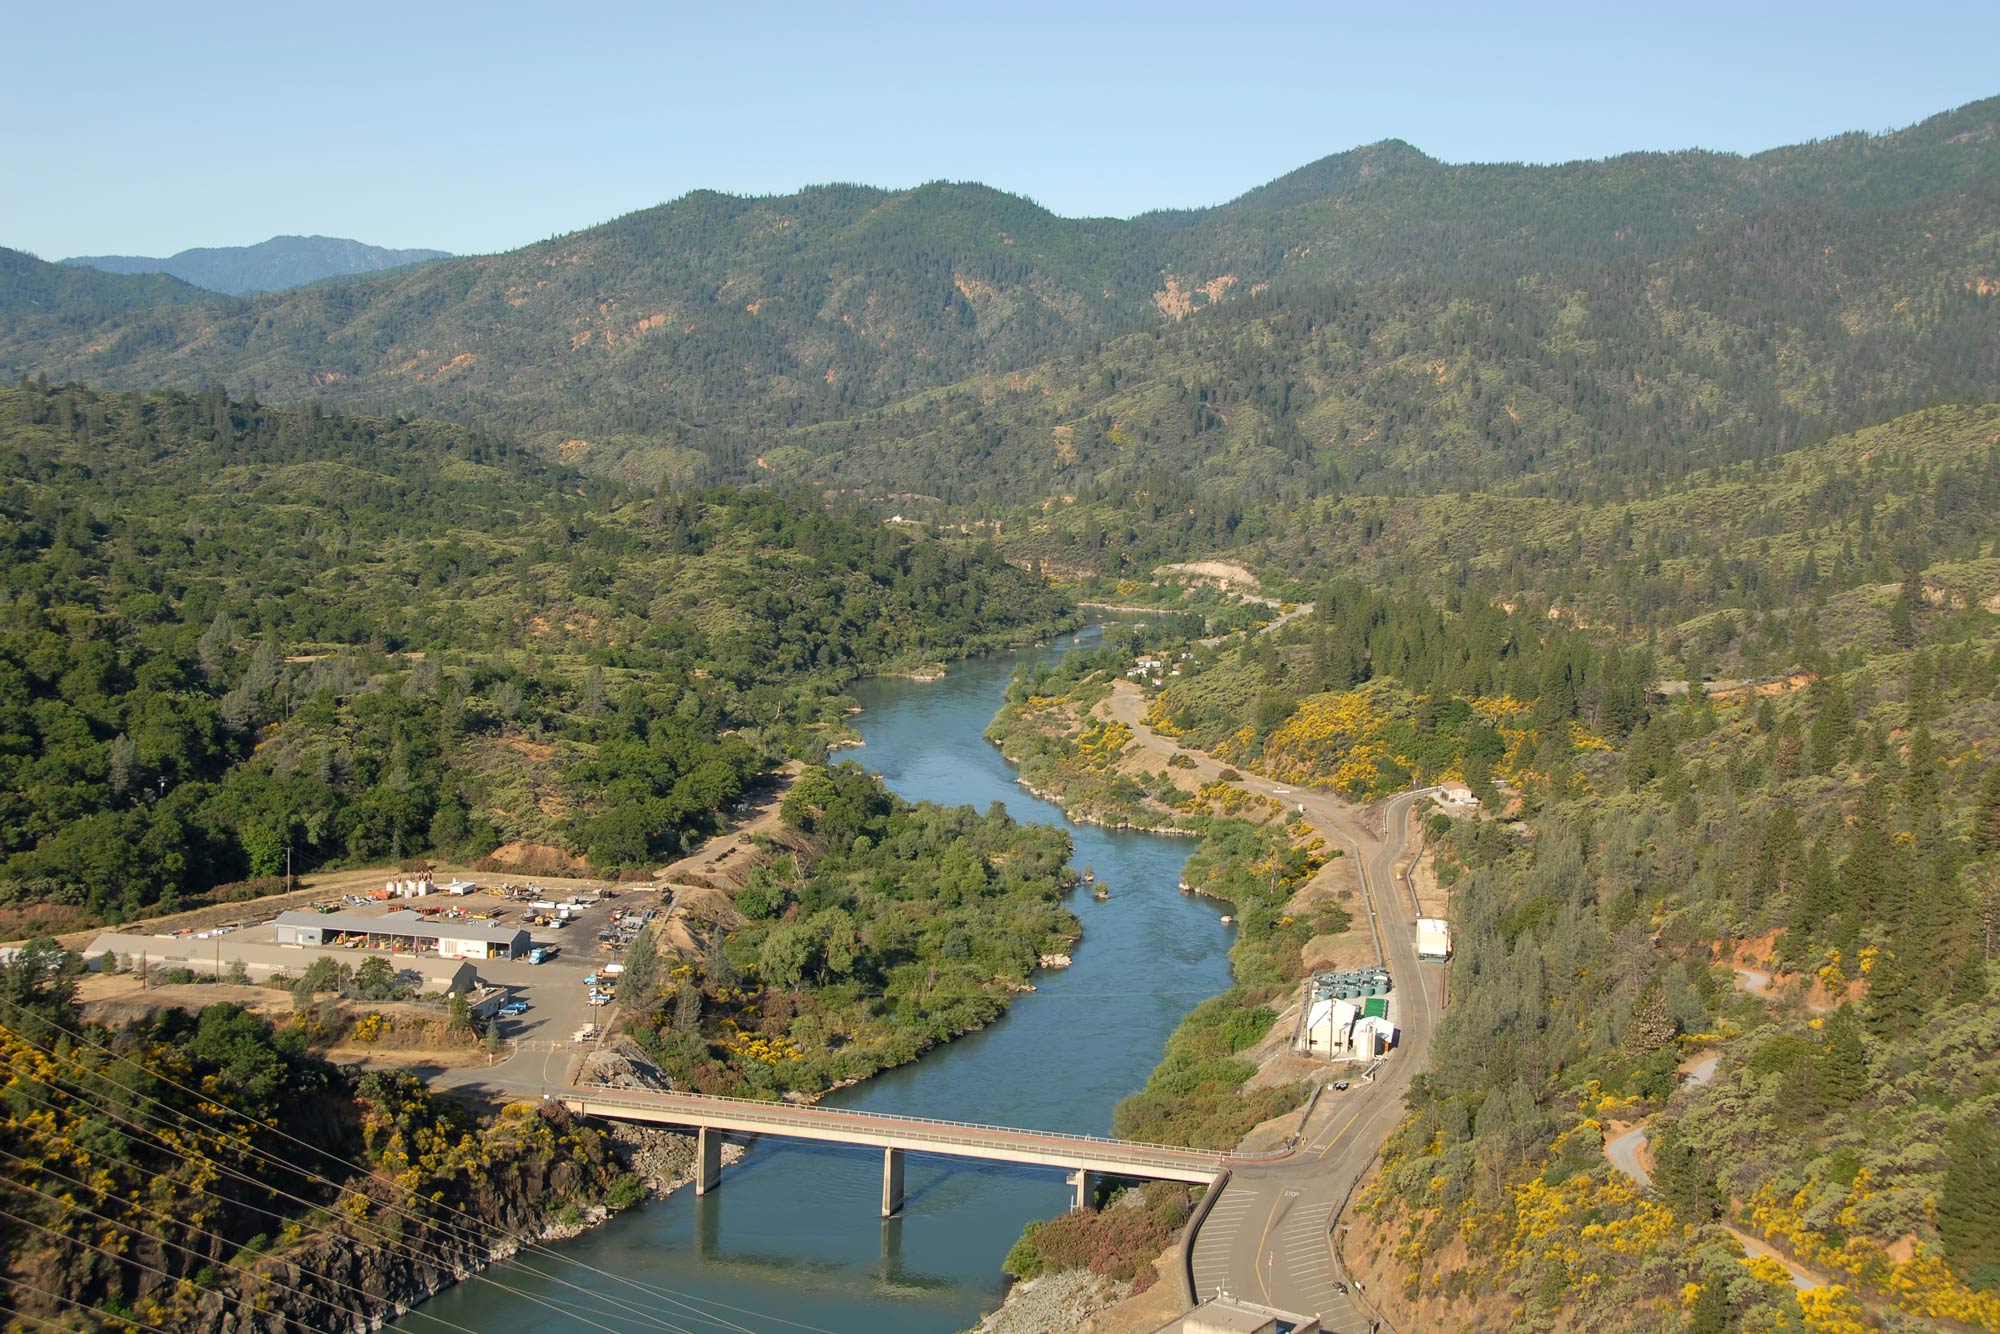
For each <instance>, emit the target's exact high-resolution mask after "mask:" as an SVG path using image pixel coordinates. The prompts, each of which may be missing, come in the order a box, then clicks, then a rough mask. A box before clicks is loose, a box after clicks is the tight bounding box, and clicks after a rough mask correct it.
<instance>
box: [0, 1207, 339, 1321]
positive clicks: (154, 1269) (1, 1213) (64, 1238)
mask: <svg viewBox="0 0 2000 1334" xmlns="http://www.w3.org/2000/svg"><path fill="white" fill-rule="evenodd" d="M29 1193H30V1194H38V1193H39V1192H34V1191H30V1192H29ZM84 1212H86V1213H88V1212H89V1210H85V1211H84ZM0 1218H11V1219H13V1220H14V1221H15V1222H16V1223H19V1224H20V1225H21V1226H22V1227H31V1228H33V1229H35V1231H37V1232H42V1233H46V1234H48V1235H49V1236H51V1237H54V1238H55V1239H56V1240H57V1241H59V1242H65V1243H67V1244H69V1245H71V1246H81V1247H83V1248H84V1249H85V1250H89V1251H95V1252H97V1253H98V1254H99V1255H101V1256H103V1257H104V1258H105V1259H107V1260H112V1261H116V1262H117V1263H118V1264H121V1265H131V1266H133V1267H134V1268H136V1269H143V1270H145V1271H146V1272H147V1273H149V1274H158V1275H159V1276H160V1277H161V1278H163V1279H165V1280H167V1282H169V1283H179V1282H181V1281H182V1280H181V1279H179V1278H177V1277H175V1276H174V1275H172V1274H169V1273H168V1272H167V1271H166V1270H164V1269H161V1268H159V1267H158V1266H156V1265H149V1264H147V1263H146V1262H145V1261H144V1260H136V1259H134V1258H132V1257H131V1256H129V1255H120V1254H118V1252H116V1251H107V1250H105V1249H104V1248H103V1247H102V1246H99V1245H97V1244H96V1243H95V1242H89V1241H85V1240H84V1239H83V1238H81V1237H72V1236H69V1235H68V1234H66V1233H62V1232H58V1231H56V1230H55V1229H54V1228H52V1227H45V1226H43V1225H42V1224H40V1223H37V1222H34V1221H32V1220H30V1219H26V1218H23V1217H21V1216H20V1215H19V1214H17V1213H15V1212H14V1211H13V1210H11V1209H0ZM142 1235H143V1234H142ZM169 1244H171V1243H169ZM182 1249H186V1248H185V1247H183V1248H182ZM298 1323H299V1325H300V1326H301V1328H304V1329H308V1330H312V1331H313V1334H329V1332H328V1331H321V1330H318V1329H316V1328H315V1327H314V1326H312V1325H307V1324H305V1323H304V1322H303V1321H300V1322H298Z"/></svg>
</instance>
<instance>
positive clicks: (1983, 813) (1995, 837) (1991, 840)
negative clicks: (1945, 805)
mask: <svg viewBox="0 0 2000 1334" xmlns="http://www.w3.org/2000/svg"><path fill="white" fill-rule="evenodd" d="M1972 836H1973V841H1974V842H1975V843H1976V844H1977V845H1978V847H1979V850H1980V851H1981V852H1984V853H1994V852H2000V764H1996V765H1994V766H1993V767H1992V768H1991V769H1988V770H1987V771H1986V782H1985V784H1984V785H1983V786H1981V788H1980V790H1979V805H1978V808H1977V809H1976V811H1975V812H1974V815H1973V827H1972Z"/></svg>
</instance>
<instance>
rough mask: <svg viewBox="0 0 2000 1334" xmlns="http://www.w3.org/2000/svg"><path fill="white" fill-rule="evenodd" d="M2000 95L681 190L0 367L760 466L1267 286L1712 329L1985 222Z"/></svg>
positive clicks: (71, 329) (50, 344)
mask: <svg viewBox="0 0 2000 1334" xmlns="http://www.w3.org/2000/svg"><path fill="white" fill-rule="evenodd" d="M1996 116H2000V103H1996V102H1993V101H1988V102H1982V103H1976V104H1973V105H1971V106H1969V107H1966V108H1963V109H1961V110H1959V111H1957V112H1952V113H1949V114H1947V115H1945V116H1941V117H1936V118H1933V119H1932V120H1930V121H1927V122H1925V123H1924V124H1923V125H1920V126H1917V127H1913V128H1911V129H1909V130H1905V131H1901V132H1899V133H1896V134H1891V135H1883V136H1866V135H1860V136H1847V137H1844V138H1841V139H1835V140H1829V141H1825V142H1822V143H1816V144H1809V145H1801V146H1798V147H1795V148H1787V149H1780V150H1775V151H1774V152H1772V153H1768V154H1760V155H1758V156H1756V157H1754V158H1747V159H1739V158H1733V157H1728V156H1726V155H1718V154H1695V153H1689V154H1633V155H1627V156H1624V157H1619V158H1613V159H1608V160H1606V161H1602V162H1590V163H1575V164H1568V165H1565V166H1560V167H1527V166H1447V165H1444V164H1438V163H1434V162H1432V161H1431V160H1429V159H1427V158H1424V157H1423V156H1422V155H1421V154H1420V153H1417V152H1416V151H1415V150H1412V149H1409V148H1408V147H1407V146H1405V145H1399V144H1393V143H1392V144H1384V145H1376V146H1373V147H1371V148H1367V149H1359V150H1355V151H1354V152H1351V153H1348V154H1343V155H1339V156H1338V157H1336V158H1333V159H1328V160H1326V161H1325V162H1322V163H1318V164H1314V166H1312V167H1309V168H1305V169H1303V170H1302V171H1301V172H1299V173H1294V174H1293V175H1292V176H1291V177H1287V178H1283V179H1281V180H1280V181H1278V182H1274V183H1273V184H1272V185H1271V186H1269V187H1265V188H1264V189H1262V190H1260V191H1253V192H1251V193H1250V194H1248V195H1245V196H1244V197H1242V198H1241V199H1238V200H1236V201H1234V202H1232V203H1230V204H1227V205H1223V206H1220V207H1218V208H1215V209H1210V210H1203V211H1200V212H1198V213H1185V214H1172V215H1166V214H1153V215H1146V216H1144V217H1141V218H1139V219H1135V220H1133V221H1130V222H1120V221H1116V220H1106V219H1086V220H1073V219H1064V218H1058V217H1055V216H1054V215H1051V214H1049V213H1048V212H1047V211H1046V210H1043V209H1041V208H1039V207H1037V206H1035V205H1034V204H1032V203H1030V202H1028V201H1025V200H1021V199H1017V198H1014V197H1011V196H1007V195H1004V194H1001V193H999V192H997V191H993V190H989V189H987V188H985V187H981V186H974V185H961V184H950V183H933V184H930V185H926V186H923V187H920V188H917V189H914V190H904V191H885V190H878V189H871V188H866V187H859V186H829V187H820V188H815V189H811V190H806V191H803V192H800V193H799V194H795V195H791V196H784V197H773V198H763V199H736V198H730V197H727V196H723V195H719V194H714V193H711V192H697V193H695V194H691V195H688V196H686V197H684V198H682V199H680V200H677V201H675V202H673V203H671V204H666V205H662V206H660V207H658V208H654V209H648V210H644V211H641V212H639V213H634V214H631V215H629V216H627V217H625V218H621V219H618V220H616V221H614V222H610V223H606V224H604V225H602V226H599V227H594V228H590V229H587V230H584V231H580V232H576V233H572V234H570V235H568V236H565V237H561V238H557V239H554V240H551V241H548V242H544V243H541V244H538V245H534V246H529V247H526V248H524V249H522V250H518V251H513V252H510V253H508V254H504V255H495V256H483V257H473V258H467V259H460V260H450V261H440V262H438V263H436V264H431V265H425V266H422V267H421V268H418V269H415V270H412V271H408V272H397V273H393V274H385V275H380V276H377V277H373V278H363V279H359V280H356V281H353V282H349V283H343V284H339V285H336V286H333V287H315V288H311V289H305V290H300V291H295V292H290V293H283V294H279V295H276V296H270V297H264V298H259V299H257V300H254V301H251V302H248V303H246V304H243V305H241V306H236V305H217V306H214V307H211V308H203V309H199V310H188V311H173V310H161V311H152V312H147V313H145V314H143V315H136V316H116V317H102V318H95V319H78V318H74V317H71V318H57V317H50V318H47V319H39V320H38V319H25V320H17V321H13V322H12V323H11V326H10V327H9V328H8V329H7V330H6V331H5V333H4V335H0V368H4V369H5V370H6V371H7V372H8V373H10V374H11V373H15V372H21V371H26V372H30V373H35V372H43V371H46V372H47V373H49V374H50V375H51V376H52V377H54V378H58V379H62V378H82V379H88V380H92V381H96V382H101V383H108V384H111V385H114V386H127V385H130V386H138V387H144V386H148V385H152V384H157V383H178V384H184V385H192V384H199V383H202V382H217V381H219V382H224V383H228V384H230V385H234V386H239V387H241V388H242V389H244V390H248V391H254V392H256V393H259V394H262V395H265V396H266V397H273V398H276V399H278V400H280V401H297V400H300V399H303V398H306V397H323V398H325V399H327V400H329V401H333V402H347V403H357V404H364V405H370V406H374V407H377V408H386V409H392V410H404V411H410V410H414V411H421V412H425V413H430V414H435V415H444V416H451V417H455V418H458V419H462V420H470V421H477V422H479V423H482V424H485V425H488V426H492V427H500V428H505V429H508V430H510V431H513V432H515V433H518V434H520V435H522V436H523V437H525V438H528V439H530V440H531V441H533V442H535V443H539V444H544V445H551V446H553V445H555V444H557V443H559V442H563V441H579V440H580V441H583V442H584V445H583V446H577V445H572V446H571V449H572V452H573V453H576V454H577V455H578V457H580V458H581V459H583V460H584V461H585V462H586V466H590V467H593V468H604V467H609V466H612V464H613V463H614V462H615V460H617V459H618V458H620V457H623V456H626V455H628V454H629V455H631V457H632V460H633V462H632V466H633V467H634V468H644V469H652V468H655V467H656V466H658V465H670V466H674V467H678V468H681V469H683V470H692V471H700V470H702V469H706V470H707V471H706V472H705V474H704V475H706V476H708V477H711V478H729V477H749V476H755V475H758V469H757V464H756V463H755V460H756V459H757V458H759V457H762V456H763V455H764V454H765V453H766V452H767V448H776V447H782V445H783V444H784V443H785V442H784V441H783V440H781V439H774V438H773V437H775V436H777V435H780V434H782V433H783V432H785V431H788V430H792V429H796V428H800V427H804V426H816V425H821V424H824V423H827V422H835V421H838V422H841V423H843V425H842V428H841V429H843V430H845V431H847V432H849V433H850V434H852V433H857V432H858V433H861V434H866V431H867V425H866V423H865V422H863V423H861V424H860V425H857V424H856V419H855V413H856V412H857V410H859V411H861V412H863V413H867V412H871V411H874V410H876V409H879V408H880V407H882V406H883V405H886V404H891V403H897V402H909V401H911V395H913V394H921V393H923V392H924V391H927V390H931V389H934V388H936V387H938V386H942V385H946V384H950V383H953V382H956V381H966V380H967V377H1004V376H1005V375H1007V374H1009V373H1011V372H1015V371H1021V370H1024V369H1026V368H1029V367H1039V370H1038V371H1037V372H1035V373H1036V374H1039V375H1041V376H1044V377H1046V376H1047V375H1050V374H1060V373H1062V372H1063V365H1064V363H1065V362H1066V361H1067V360H1068V359H1069V358H1071V357H1073V356H1074V355H1077V354H1079V353H1083V354H1088V353H1089V351H1090V349H1091V347H1092V345H1093V344H1094V343H1095V342H1096V341H1098V340H1100V339H1103V338H1106V337H1112V336H1115V335H1117V334H1119V333H1121V332H1123V331H1128V330H1136V329H1142V328H1150V329H1152V330H1153V331H1159V330H1160V329H1161V328H1162V327H1163V326H1166V327H1171V326H1172V325H1173V323H1174V321H1176V320H1180V321H1181V322H1182V323H1186V322H1187V321H1186V320H1185V317H1186V316H1188V315H1190V314H1195V313H1197V312H1201V311H1203V310H1205V309H1206V308H1208V307H1218V308H1220V309H1221V310H1228V309H1230V308H1231V307H1233V306H1234V305H1236V304H1237V303H1239V302H1240V301H1241V300H1242V299H1243V298H1244V297H1245V296H1247V295H1249V294H1251V293H1254V292H1257V291H1259V290H1260V289H1268V291H1269V292H1270V293H1271V294H1272V295H1273V297H1274V299H1282V298H1283V297H1284V296H1285V294H1287V293H1290V292H1295V291H1301V290H1305V289H1308V288H1311V289H1324V288H1325V287H1326V285H1327V284H1329V283H1338V284H1352V285H1354V286H1355V287H1356V288H1357V289H1358V290H1359V292H1360V293H1362V298H1361V299H1363V300H1365V301H1367V302H1372V303H1373V304H1376V305H1378V306H1381V307H1382V308H1383V310H1382V312H1381V314H1380V315H1379V316H1378V317H1377V318H1383V319H1388V318H1392V317H1393V318H1396V319H1409V318H1416V319H1423V318H1430V319H1433V320H1434V319H1435V318H1436V313H1435V312H1434V311H1433V312H1431V313H1430V314H1429V316H1428V317H1427V316H1426V315H1424V314H1422V313H1419V314H1418V315H1416V316H1407V315H1404V314H1403V313H1402V307H1403V305H1404V304H1405V303H1406V302H1407V301H1408V300H1409V299H1410V296H1409V293H1410V292H1412V291H1415V292H1421V293H1428V294H1429V300H1430V304H1431V305H1432V306H1434V307H1444V308H1449V307H1450V306H1451V304H1452V302H1453V301H1454V300H1456V299H1457V298H1458V297H1459V296H1460V295H1461V293H1463V294H1464V295H1465V296H1466V297H1467V298H1468V299H1470V300H1472V301H1474V302H1475V303H1479V304H1483V305H1485V306H1487V307H1493V306H1495V305H1496V304H1499V303H1500V297H1499V296H1498V295H1497V293H1501V292H1505V291H1507V290H1510V289H1514V288H1525V289H1526V290H1527V291H1528V292H1529V293H1530V294H1531V295H1533V296H1534V297H1536V299H1538V300H1539V301H1540V302H1541V303H1543V304H1544V305H1545V306H1546V307H1547V310H1546V311H1544V312H1542V313H1541V315H1539V316H1538V318H1545V319H1554V318H1557V317H1561V316H1563V315H1564V313H1565V312H1566V311H1567V309H1568V306H1569V302H1568V301H1567V300H1566V294H1567V293H1569V292H1571V291H1572V290H1581V291H1583V292H1585V293H1591V292H1593V291H1596V290H1597V289H1600V288H1602V287H1604V286H1605V285H1607V284H1609V285H1612V286H1614V287H1619V286H1623V285H1632V284H1639V285H1642V286H1643V285H1644V284H1649V283H1650V284H1658V283H1661V282H1664V283H1665V284H1666V286H1665V287H1664V289H1662V290H1658V291H1653V290H1650V289H1648V290H1647V295H1648V297H1649V299H1650V300H1651V302H1652V303H1653V304H1654V305H1655V306H1656V307H1657V311H1656V313H1655V316H1654V319H1653V321H1652V322H1653V324H1654V325H1655V326H1656V327H1655V328H1654V329H1653V330H1652V331H1651V332H1650V334H1649V336H1659V337H1663V338H1666V339H1667V340H1668V341H1669V342H1670V343H1675V342H1678V343H1681V344H1688V343H1694V344H1696V345H1697V346H1702V345H1703V344H1704V340H1703V335H1702V330H1701V329H1700V328H1699V326H1700V325H1702V324H1703V323H1704V322H1706V321H1707V319H1708V318H1709V317H1710V315H1711V313H1712V312H1710V311H1708V310H1707V309H1706V308H1701V309H1692V310H1691V309H1688V308H1687V306H1688V305H1689V304H1690V303H1691V298H1689V297H1687V296H1686V295H1685V294H1684V293H1682V292H1680V291H1679V290H1677V285H1681V284H1684V283H1685V282H1686V281H1689V280H1690V279H1689V278H1688V277H1687V276H1686V274H1684V273H1683V272H1682V271H1686V273H1691V274H1692V280H1693V281H1697V282H1698V281H1699V280H1700V274H1701V271H1702V270H1703V269H1704V268H1706V267H1707V266H1709V265H1711V264H1713V263H1715V262H1718V261H1720V262H1724V263H1728V262H1735V263H1737V264H1739V265H1741V266H1743V268H1744V269H1745V271H1746V272H1748V271H1752V270H1754V267H1755V264H1756V263H1757V262H1761V261H1762V260H1765V259H1769V258H1777V259H1782V260H1783V261H1784V262H1785V263H1788V264H1796V263H1797V262H1799V261H1800V260H1802V259H1803V258H1804V257H1805V256H1806V255H1807V254H1808V253H1810V251H1809V245H1810V244H1812V243H1816V244H1818V245H1819V246H1820V247H1821V248H1822V250H1824V247H1826V246H1828V245H1831V246H1833V247H1834V255H1835V257H1836V259H1837V260H1838V264H1845V263H1847V262H1848V252H1849V251H1855V252H1858V255H1859V259H1858V260H1857V261H1856V262H1860V263H1862V264H1863V269H1864V271H1863V272H1862V273H1860V274H1859V275H1858V276H1857V278H1856V280H1857V281H1860V282H1862V283H1864V284H1866V283H1868V282H1872V281H1874V280H1875V278H1876V276H1877V275H1878V274H1879V273H1880V272H1881V271H1882V270H1883V269H1884V267H1885V264H1886V263H1887V260H1885V259H1884V257H1883V255H1882V254H1881V253H1880V252H1882V251H1884V250H1885V249H1886V250H1887V251H1889V252H1891V253H1892V256H1893V255H1895V254H1901V253H1902V251H1903V250H1905V249H1909V250H1912V251H1914V250H1916V249H1920V248H1921V245H1922V244H1926V243H1927V242H1925V241H1924V240H1923V238H1924V233H1925V231H1926V230H1930V229H1933V228H1935V227H1937V226H1942V227H1944V232H1943V233H1942V237H1943V239H1942V242H1941V244H1943V245H1945V246H1947V247H1950V246H1958V247H1960V248H1964V247H1966V246H1968V245H1974V246H1975V248H1976V242H1977V238H1979V237H1981V236H1985V235H1987V234H1988V232H1989V231H1990V229H1989V228H1987V227H1986V226H1985V223H1984V221H1983V220H1984V219H1985V218H1986V216H1987V214H1988V213H1989V211H1990V208H1991V200H1990V195H1991V191H1992V189H1993V187H1994V183H1995V182H1996V181H2000V138H1996V135H1995V133H1994V127H1995V124H1996ZM1968 238H1972V239H1971V240H1968ZM1784 244H1790V245H1791V247H1792V248H1791V251H1790V252H1789V253H1787V254H1785V255H1781V256H1773V255H1771V254H1770V253H1769V252H1771V251H1772V250H1773V248H1774V247H1777V246H1781V245H1784ZM1760 248H1761V249H1762V250H1763V251H1764V252H1766V253H1765V254H1763V255H1760V254H1758V253H1756V252H1758V251H1759V250H1760ZM1736 252H1742V253H1740V254H1738V253H1736ZM1676 257H1679V260H1680V263H1679V265H1678V266H1676V265H1675V264H1674V263H1673V261H1674V260H1675V258H1676ZM1919 259H1920V257H1918V256H1914V255H1913V256H1911V257H1910V263H1911V264H1912V265H1916V264H1917V263H1918V261H1919ZM1838 264H1837V265H1836V267H1838ZM1967 276H1968V278H1969V279H1970V280H1972V281H1974V282H1975V287H1976V285H1977V279H1978V278H1980V277H1985V278H1987V279H1989V280H1992V279H1993V273H1992V272H1991V271H1981V272H1975V273H1971V274H1969V275H1967ZM1842 280H1843V278H1842V275H1840V274H1834V275H1830V277H1829V281H1830V282H1840V281H1842ZM1785 281H1789V280H1785ZM1750 291H1751V293H1752V294H1754V291H1755V289H1754V288H1752V289H1750ZM1897 295H1900V294H1897ZM1894 299H1896V297H1895V296H1892V297H1891V306H1893V301H1894ZM1725 313H1726V312H1725ZM1920 314H1923V312H1920ZM1480 332H1481V331H1480V330H1479V329H1478V328H1472V329H1464V330H1458V331H1455V332H1449V331H1447V336H1448V337H1449V338H1450V340H1451V341H1452V342H1453V343H1456V342H1459V341H1463V340H1464V339H1466V338H1468V337H1476V336H1477V335H1479V333H1480ZM1723 332H1724V334H1725V335H1728V334H1729V333H1730V332H1731V331H1730V330H1727V329H1725V330H1724V331H1723ZM1769 332H1770V331H1768V330H1760V329H1754V328H1753V329H1749V330H1747V331H1745V334H1746V336H1750V337H1753V338H1756V337H1765V336H1768V335H1769ZM1704 350H1705V351H1706V352H1707V354H1708V355H1709V356H1710V357H1711V358H1718V359H1719V358H1723V357H1727V356H1731V355H1733V354H1734V352H1735V349H1734V348H1733V347H1731V346H1728V345H1727V344H1726V343H1724V344H1720V345H1717V346H1714V347H1705V348H1704ZM1917 351H1919V352H1920V351H1921V349H1917ZM1893 353H1894V355H1897V356H1902V355H1906V351H1905V349H1904V348H1902V347H1901V346H1900V345H1899V346H1897V347H1896V348H1894V349H1893ZM1052 358H1055V359H1056V360H1052ZM1684 359H1685V358H1684ZM1094 369H1095V368H1094ZM1102 369H1115V368H1114V367H1105V368H1102ZM1657 369H1659V370H1660V371H1661V373H1662V374H1666V373H1669V372H1671V371H1673V370H1675V369H1677V367H1675V366H1673V365H1671V364H1668V365H1663V366H1661V367H1659V368H1657ZM980 383H982V382H981V381H980V380H977V379H975V380H973V381H972V382H971V383H970V384H969V385H968V388H975V387H977V385H979V384H980ZM1248 387H1249V386H1241V387H1240V388H1244V389H1247V388H1248ZM1779 388H1780V389H1782V388H1783V386H1780V387H1779ZM913 406H915V404H914V403H913ZM1842 424H1843V425H1855V424H1861V423H1859V422H1857V421H1852V420H1846V421H1843V423H1842ZM1308 434H1309V435H1310V432H1308ZM1313 443H1314V444H1315V445H1316V446H1323V447H1328V448H1332V447H1336V446H1340V445H1343V444H1344V443H1345V441H1344V440H1343V439H1340V438H1336V436H1334V435H1329V436H1327V437H1325V438H1319V439H1314V440H1313ZM586 446H587V447H586ZM1172 461H1173V460H1170V462H1172ZM960 471H966V470H965V469H960ZM1351 471H1352V470H1350V473H1351Z"/></svg>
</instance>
